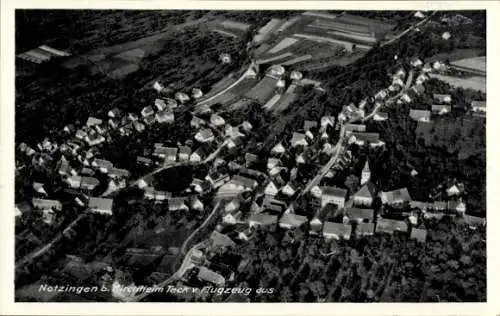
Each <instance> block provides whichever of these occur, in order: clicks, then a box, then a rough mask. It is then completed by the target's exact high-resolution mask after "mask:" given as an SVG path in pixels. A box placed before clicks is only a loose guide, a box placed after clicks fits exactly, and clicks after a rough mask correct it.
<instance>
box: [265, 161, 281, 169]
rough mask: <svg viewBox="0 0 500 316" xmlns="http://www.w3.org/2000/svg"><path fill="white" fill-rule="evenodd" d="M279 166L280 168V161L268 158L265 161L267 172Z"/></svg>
mask: <svg viewBox="0 0 500 316" xmlns="http://www.w3.org/2000/svg"><path fill="white" fill-rule="evenodd" d="M279 166H281V160H280V159H278V158H269V159H268V160H267V164H266V167H267V170H271V169H273V168H276V167H279Z"/></svg>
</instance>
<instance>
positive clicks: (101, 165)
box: [92, 159, 113, 173]
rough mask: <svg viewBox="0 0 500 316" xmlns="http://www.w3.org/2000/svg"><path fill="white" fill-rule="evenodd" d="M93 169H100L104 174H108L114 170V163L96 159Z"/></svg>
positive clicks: (93, 162)
mask: <svg viewBox="0 0 500 316" xmlns="http://www.w3.org/2000/svg"><path fill="white" fill-rule="evenodd" d="M92 167H94V168H97V169H99V170H100V171H101V172H103V173H107V172H108V170H109V169H111V168H113V163H112V162H111V161H108V160H104V159H94V161H92Z"/></svg>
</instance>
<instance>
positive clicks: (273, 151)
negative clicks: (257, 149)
mask: <svg viewBox="0 0 500 316" xmlns="http://www.w3.org/2000/svg"><path fill="white" fill-rule="evenodd" d="M284 152H285V147H283V144H282V143H281V142H279V143H278V144H276V145H275V146H274V147H273V148H272V149H271V154H273V155H281V154H283V153H284Z"/></svg>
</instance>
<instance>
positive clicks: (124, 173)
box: [108, 167, 130, 179]
mask: <svg viewBox="0 0 500 316" xmlns="http://www.w3.org/2000/svg"><path fill="white" fill-rule="evenodd" d="M108 176H109V177H110V178H112V179H116V178H128V177H130V171H128V170H127V169H120V168H115V167H112V168H110V169H109V170H108Z"/></svg>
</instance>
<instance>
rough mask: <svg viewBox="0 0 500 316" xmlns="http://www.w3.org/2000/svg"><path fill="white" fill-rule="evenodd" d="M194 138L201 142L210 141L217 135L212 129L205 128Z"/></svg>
mask: <svg viewBox="0 0 500 316" xmlns="http://www.w3.org/2000/svg"><path fill="white" fill-rule="evenodd" d="M194 139H196V140H197V141H198V142H200V143H209V142H212V141H213V140H214V139H215V136H214V133H213V132H212V130H211V129H208V128H205V129H202V130H201V131H199V132H198V133H196V135H195V136H194Z"/></svg>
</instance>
